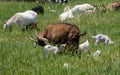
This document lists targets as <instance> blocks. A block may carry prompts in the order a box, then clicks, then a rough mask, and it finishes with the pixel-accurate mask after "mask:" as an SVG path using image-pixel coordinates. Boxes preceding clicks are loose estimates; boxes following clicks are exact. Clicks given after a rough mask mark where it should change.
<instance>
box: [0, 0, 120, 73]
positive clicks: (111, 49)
mask: <svg viewBox="0 0 120 75" xmlns="http://www.w3.org/2000/svg"><path fill="white" fill-rule="evenodd" d="M113 1H114V0H69V2H68V4H55V3H51V2H49V3H39V4H36V3H34V2H0V75H120V70H119V69H120V51H119V50H120V39H119V38H120V36H119V35H120V29H119V27H120V26H119V25H120V11H106V12H101V11H98V12H96V13H93V14H83V15H80V14H79V15H76V17H75V18H74V19H68V20H65V21H64V22H67V23H73V24H75V25H77V26H78V27H79V29H80V30H81V31H86V32H87V34H86V35H85V36H83V37H81V38H80V43H82V42H84V41H85V40H87V39H88V40H89V42H90V52H91V54H90V55H89V56H88V53H87V52H86V51H84V52H83V53H82V55H81V58H79V57H78V55H77V54H74V55H72V54H71V52H66V53H63V54H61V55H58V56H54V55H52V54H51V55H50V56H49V57H47V58H46V57H45V55H44V49H43V47H41V46H39V47H37V48H33V44H34V43H33V41H31V40H30V39H29V38H30V37H32V38H36V34H38V33H39V32H41V31H43V30H44V28H45V27H46V26H47V25H49V24H52V23H60V20H59V17H58V16H59V15H60V14H61V13H62V12H63V9H64V7H65V6H67V5H71V6H72V5H76V4H81V3H89V4H92V5H94V4H96V5H99V4H104V5H105V6H106V5H107V4H108V3H110V2H113ZM36 5H42V6H43V7H44V10H45V13H44V15H42V14H40V15H38V20H39V28H40V31H36V30H28V31H25V32H22V31H21V29H20V28H18V27H17V26H15V25H14V26H12V31H11V32H10V31H9V30H7V31H3V24H4V22H5V21H6V20H8V19H9V18H10V17H11V16H12V15H14V14H15V13H16V12H23V11H26V10H28V9H31V8H32V7H34V6H36ZM48 7H50V8H51V9H55V10H57V11H56V12H50V11H49V10H48ZM98 33H102V34H106V35H108V36H109V37H110V38H111V39H112V40H113V41H114V44H112V45H104V43H99V44H98V46H96V47H95V46H94V42H95V39H92V38H91V36H92V35H96V34H98ZM96 50H101V55H100V56H97V57H94V56H93V55H92V54H93V53H94V52H95V51H96ZM64 63H68V64H69V67H68V69H66V68H64V67H63V64H64Z"/></svg>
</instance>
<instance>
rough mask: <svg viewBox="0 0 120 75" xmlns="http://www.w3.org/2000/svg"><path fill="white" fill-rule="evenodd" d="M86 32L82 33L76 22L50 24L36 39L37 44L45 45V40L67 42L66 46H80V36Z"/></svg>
mask: <svg viewBox="0 0 120 75" xmlns="http://www.w3.org/2000/svg"><path fill="white" fill-rule="evenodd" d="M85 34H86V33H85V32H84V33H81V32H80V30H79V28H78V27H77V26H76V25H74V24H69V23H57V24H52V25H48V26H47V27H46V28H45V30H44V31H43V32H41V33H40V34H39V35H38V36H37V39H36V40H34V41H35V43H36V45H35V47H36V46H37V45H41V46H45V45H46V44H45V41H46V40H48V42H49V43H51V44H53V45H55V44H66V46H68V47H69V46H70V47H71V46H73V47H76V48H77V47H78V44H79V38H80V36H82V35H85Z"/></svg>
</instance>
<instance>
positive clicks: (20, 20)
mask: <svg viewBox="0 0 120 75" xmlns="http://www.w3.org/2000/svg"><path fill="white" fill-rule="evenodd" d="M37 22H38V21H37V13H36V12H34V11H32V10H28V11H25V12H20V13H16V14H15V15H13V16H12V17H11V18H10V19H9V20H8V21H7V22H6V23H5V24H4V27H3V29H4V30H5V29H7V28H10V27H11V26H12V25H13V24H15V25H18V26H19V27H21V28H24V27H26V28H28V27H32V28H33V27H35V28H36V29H37Z"/></svg>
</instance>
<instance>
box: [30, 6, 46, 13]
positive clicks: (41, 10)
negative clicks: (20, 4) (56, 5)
mask: <svg viewBox="0 0 120 75" xmlns="http://www.w3.org/2000/svg"><path fill="white" fill-rule="evenodd" d="M32 10H33V11H34V12H36V13H37V14H39V13H41V14H44V9H43V7H42V6H41V5H39V6H36V7H34V8H32Z"/></svg>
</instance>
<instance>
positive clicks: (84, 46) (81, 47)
mask: <svg viewBox="0 0 120 75" xmlns="http://www.w3.org/2000/svg"><path fill="white" fill-rule="evenodd" d="M89 48H90V45H89V42H88V40H86V41H85V42H84V43H82V44H80V45H79V47H78V53H80V54H81V52H82V51H84V50H88V52H89V54H90V51H89Z"/></svg>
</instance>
